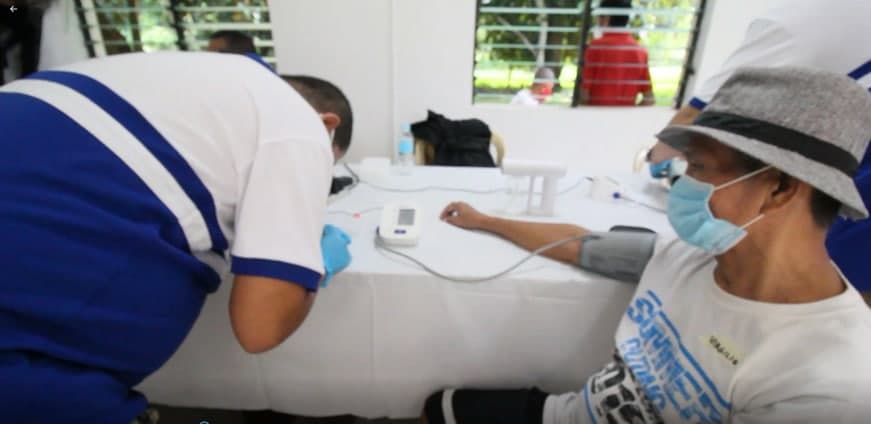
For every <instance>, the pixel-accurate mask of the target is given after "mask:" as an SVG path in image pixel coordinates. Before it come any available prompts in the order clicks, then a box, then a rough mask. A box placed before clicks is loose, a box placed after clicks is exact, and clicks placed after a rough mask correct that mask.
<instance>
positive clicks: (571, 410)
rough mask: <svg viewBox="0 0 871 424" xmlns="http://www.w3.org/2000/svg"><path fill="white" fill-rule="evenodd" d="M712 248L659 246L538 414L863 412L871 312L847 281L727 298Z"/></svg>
mask: <svg viewBox="0 0 871 424" xmlns="http://www.w3.org/2000/svg"><path fill="white" fill-rule="evenodd" d="M715 266H716V262H715V261H714V258H713V257H711V256H710V255H708V254H706V253H704V252H702V251H701V250H700V249H697V248H695V247H692V246H689V245H687V244H686V243H683V242H681V241H672V242H669V243H664V244H661V245H660V247H659V248H658V249H657V253H656V254H655V255H654V257H653V258H652V259H651V261H650V263H649V265H648V267H647V269H646V270H645V273H644V275H643V276H642V279H641V283H640V284H639V286H638V289H637V291H636V294H635V297H634V298H633V299H632V301H631V302H630V304H629V307H628V308H627V310H626V313H625V315H624V316H623V319H622V321H621V322H620V325H619V328H618V330H617V334H616V337H615V342H616V350H615V354H614V357H613V358H612V361H611V362H610V363H609V364H608V365H607V366H606V367H605V368H603V369H602V371H600V372H598V373H596V374H594V375H593V376H592V377H590V378H589V380H588V381H587V384H586V385H585V387H584V388H583V390H581V392H580V393H570V394H566V395H561V396H551V397H549V398H548V400H547V403H546V405H545V412H544V422H545V423H548V424H569V423H571V424H575V423H720V422H730V423H760V424H762V423H820V422H826V423H836V422H837V423H845V424H847V423H849V424H852V423H864V422H871V402H868V401H867V396H868V393H871V362H869V361H868V358H871V338H869V336H868V335H869V334H871V310H869V309H868V307H867V306H866V305H865V303H864V302H863V301H862V299H861V297H860V296H859V294H858V292H856V290H855V289H854V288H852V286H849V285H848V286H847V290H846V291H845V292H844V293H842V294H840V295H838V296H835V297H833V298H829V299H826V300H823V301H819V302H813V303H807V304H767V303H761V302H754V301H750V300H746V299H741V298H738V297H735V296H733V295H731V294H729V293H726V292H725V291H723V290H722V289H721V288H720V287H719V286H718V285H717V284H716V283H715V281H714V277H713V272H714V268H715Z"/></svg>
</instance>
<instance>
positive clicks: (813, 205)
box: [732, 149, 841, 228]
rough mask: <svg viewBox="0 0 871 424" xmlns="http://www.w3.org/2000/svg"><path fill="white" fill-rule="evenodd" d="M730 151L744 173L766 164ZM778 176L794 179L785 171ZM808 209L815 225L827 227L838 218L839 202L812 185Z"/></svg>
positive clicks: (782, 178) (743, 154) (738, 152)
mask: <svg viewBox="0 0 871 424" xmlns="http://www.w3.org/2000/svg"><path fill="white" fill-rule="evenodd" d="M732 151H733V154H734V158H735V163H736V164H737V165H738V167H739V168H740V169H741V170H743V171H744V172H746V173H750V172H753V171H758V170H760V169H762V168H763V167H765V166H766V164H765V163H764V162H762V161H760V160H759V159H756V158H754V157H752V156H750V155H748V154H746V153H744V152H740V151H738V150H734V149H732ZM780 178H781V180H782V181H783V180H785V179H788V178H793V179H795V177H793V176H791V175H788V174H786V173H782V174H781V176H780ZM810 209H811V214H812V215H813V218H814V222H815V223H816V224H817V226H819V227H820V228H829V227H831V226H832V224H834V223H835V220H836V219H837V218H838V211H840V209H841V202H839V201H837V200H835V199H833V198H832V197H831V196H829V195H828V194H826V193H823V192H822V191H820V190H818V189H817V188H816V187H814V188H813V192H812V193H811V201H810Z"/></svg>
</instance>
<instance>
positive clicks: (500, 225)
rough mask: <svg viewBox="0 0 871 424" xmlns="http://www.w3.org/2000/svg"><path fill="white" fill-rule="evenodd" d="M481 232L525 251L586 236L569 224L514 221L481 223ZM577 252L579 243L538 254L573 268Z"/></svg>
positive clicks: (485, 221) (497, 220)
mask: <svg viewBox="0 0 871 424" xmlns="http://www.w3.org/2000/svg"><path fill="white" fill-rule="evenodd" d="M481 230H484V231H487V232H489V233H493V234H496V235H498V236H500V237H502V238H504V239H506V240H508V241H510V242H512V243H514V244H516V245H518V246H520V247H522V248H524V249H526V250H529V251H532V250H535V249H538V248H540V247H542V246H544V245H546V244H548V243H552V242H555V241H557V240H563V239H566V238H569V237H574V236H582V235H585V234H588V233H589V232H590V230H588V229H586V228H583V227H578V226H576V225H571V224H550V223H542V222H526V221H514V220H509V219H502V218H497V217H487V218H486V219H484V221H483V222H482V225H481ZM580 251H581V241H580V240H577V241H573V242H569V243H566V244H563V245H561V246H557V247H554V248H553V249H549V250H547V251H545V252H544V253H542V254H543V255H544V256H547V257H549V258H551V259H555V260H558V261H561V262H565V263H569V264H574V265H577V264H578V256H579V254H580Z"/></svg>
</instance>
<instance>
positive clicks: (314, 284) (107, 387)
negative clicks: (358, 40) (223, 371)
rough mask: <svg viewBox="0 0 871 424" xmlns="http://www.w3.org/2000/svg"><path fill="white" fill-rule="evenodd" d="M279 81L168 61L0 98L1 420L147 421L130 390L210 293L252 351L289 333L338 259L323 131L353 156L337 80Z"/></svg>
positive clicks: (167, 57) (44, 83)
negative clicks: (220, 296)
mask: <svg viewBox="0 0 871 424" xmlns="http://www.w3.org/2000/svg"><path fill="white" fill-rule="evenodd" d="M143 69H147V70H148V72H146V73H143V72H141V71H142V70H143ZM203 70H207V72H204V71H203ZM289 80H290V83H291V84H288V83H287V82H285V81H283V80H282V79H280V78H278V77H277V76H276V75H275V74H274V73H272V72H270V71H268V70H266V69H264V68H263V67H262V66H260V65H259V64H257V63H256V62H254V61H252V60H251V59H249V58H247V57H245V56H242V55H233V54H211V53H192V52H162V53H133V54H125V55H117V56H108V57H103V58H99V59H92V60H89V61H85V62H80V63H76V64H72V65H68V66H64V67H63V68H61V69H57V70H50V71H40V72H37V73H34V74H32V75H30V76H28V77H26V78H23V79H19V80H16V81H14V82H12V83H9V84H7V85H4V86H2V87H0V110H3V111H4V113H3V114H0V127H2V128H3V137H0V145H2V147H3V149H4V151H5V152H6V153H7V154H6V155H3V156H2V157H0V181H5V182H12V181H14V184H13V183H6V184H2V185H0V193H2V196H0V233H2V234H3V241H4V242H3V243H2V244H0V267H2V269H3V271H4V278H3V279H2V280H0V382H2V383H0V411H2V413H0V416H2V419H0V421H3V422H9V423H50V422H57V423H71V424H72V423H83V424H84V423H102V422H105V423H130V422H131V421H133V422H149V421H153V418H152V417H151V415H150V414H146V415H141V414H142V413H143V411H146V407H147V401H146V399H145V398H144V396H143V395H141V394H139V393H137V392H136V391H134V390H133V387H135V386H136V385H137V384H139V383H140V382H141V381H142V380H143V379H144V378H145V377H146V376H148V375H149V374H151V373H153V372H154V371H155V370H157V369H158V368H159V367H161V366H162V365H163V363H164V362H166V361H167V360H168V359H169V358H170V356H171V355H172V354H173V353H174V352H175V350H176V349H177V348H178V346H179V345H180V344H181V343H182V342H183V341H184V339H185V337H186V336H187V334H188V332H189V331H190V329H191V327H192V326H193V324H194V322H195V320H196V319H197V316H198V315H199V313H200V310H201V308H202V306H203V303H204V301H205V298H206V296H207V295H208V294H210V293H213V292H214V291H215V290H217V289H218V287H219V285H220V284H221V282H222V281H226V282H227V283H231V284H232V288H231V294H230V302H229V305H228V306H229V307H228V312H229V315H230V324H231V326H232V330H233V333H234V335H235V336H236V339H237V340H238V342H239V345H240V346H241V347H242V349H243V350H245V351H246V352H249V353H260V352H265V351H268V350H270V349H272V348H274V347H276V346H278V345H279V344H280V343H282V342H283V341H284V340H285V339H286V338H287V337H289V336H290V335H291V334H293V333H294V332H295V331H296V330H297V328H299V326H300V325H302V323H303V321H304V320H305V319H306V316H307V315H308V312H309V310H310V309H311V307H312V305H313V303H314V301H315V298H316V294H317V291H318V289H319V288H320V287H323V286H325V285H326V284H327V282H328V281H329V279H330V278H331V276H333V275H335V274H336V273H338V272H340V271H341V270H342V269H344V268H345V267H346V266H347V265H348V264H349V263H350V260H351V257H350V253H349V251H348V244H349V243H350V241H351V240H350V238H349V237H348V236H347V235H346V234H345V233H343V232H342V231H341V230H339V229H338V228H336V227H333V226H329V225H327V226H325V225H324V219H325V208H326V200H327V195H328V188H329V184H330V176H331V175H332V170H333V166H334V163H335V158H334V155H333V152H334V151H336V149H335V148H331V141H330V134H334V133H335V134H336V136H335V137H336V138H339V137H341V140H342V141H340V142H339V143H342V145H345V146H347V140H349V139H350V134H351V121H350V119H349V120H348V122H342V119H343V118H342V117H343V116H349V115H348V114H349V113H350V112H349V111H350V106H349V105H347V104H346V103H347V99H345V98H344V96H343V95H341V92H339V91H338V89H337V88H335V87H334V86H332V85H331V84H329V83H326V82H320V81H317V80H316V79H313V78H311V77H290V78H289ZM291 85H294V86H296V87H299V89H298V90H294V89H293V87H291ZM215 87H220V89H215ZM339 97H340V98H342V100H337V99H336V98H339ZM240 99H244V100H245V101H240ZM339 103H340V105H338V106H333V107H330V106H323V107H322V109H321V111H320V112H318V111H316V110H314V109H313V108H312V107H311V106H310V104H319V105H331V104H332V105H336V104H339ZM343 124H344V125H345V126H344V127H343V128H344V129H343V130H341V136H339V134H338V128H340V127H342V126H343ZM346 139H347V140H346ZM231 276H232V279H229V278H225V277H231ZM10 382H14V384H11V383H10ZM7 383H9V384H7Z"/></svg>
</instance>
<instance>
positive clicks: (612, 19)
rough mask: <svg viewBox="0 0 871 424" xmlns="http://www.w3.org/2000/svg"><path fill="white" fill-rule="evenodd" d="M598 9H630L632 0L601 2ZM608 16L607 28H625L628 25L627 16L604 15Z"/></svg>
mask: <svg viewBox="0 0 871 424" xmlns="http://www.w3.org/2000/svg"><path fill="white" fill-rule="evenodd" d="M599 7H604V8H608V9H631V8H632V0H602V2H601V3H599ZM606 16H608V26H610V27H621V28H622V27H625V26H626V25H629V15H606Z"/></svg>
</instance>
